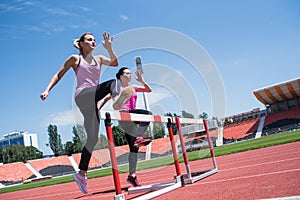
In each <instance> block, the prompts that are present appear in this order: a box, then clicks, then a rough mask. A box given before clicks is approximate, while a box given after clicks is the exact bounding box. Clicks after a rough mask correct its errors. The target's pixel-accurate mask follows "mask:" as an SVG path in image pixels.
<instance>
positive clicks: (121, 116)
mask: <svg viewBox="0 0 300 200" xmlns="http://www.w3.org/2000/svg"><path fill="white" fill-rule="evenodd" d="M106 113H109V114H110V117H111V120H119V121H139V122H162V123H168V119H171V122H173V123H175V117H170V116H158V115H145V114H136V113H126V112H119V111H99V117H100V119H106ZM179 121H180V123H181V124H203V120H202V119H192V118H179Z"/></svg>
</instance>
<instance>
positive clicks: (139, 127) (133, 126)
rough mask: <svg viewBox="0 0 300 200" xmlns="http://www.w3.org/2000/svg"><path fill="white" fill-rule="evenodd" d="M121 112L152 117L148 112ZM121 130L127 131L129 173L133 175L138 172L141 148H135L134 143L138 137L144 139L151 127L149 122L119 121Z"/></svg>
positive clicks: (140, 110) (139, 110)
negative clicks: (138, 156)
mask: <svg viewBox="0 0 300 200" xmlns="http://www.w3.org/2000/svg"><path fill="white" fill-rule="evenodd" d="M121 112H129V113H136V114H146V115H151V114H152V113H151V112H150V111H147V110H142V109H135V110H129V111H121ZM119 124H120V126H121V128H122V129H123V130H124V131H125V137H126V140H127V143H128V146H129V150H130V152H129V155H128V162H129V173H130V174H133V173H135V172H136V165H137V155H138V152H139V148H135V147H134V142H135V140H136V138H137V137H142V136H143V135H144V133H145V131H146V130H147V128H148V126H149V122H138V121H135V122H133V121H119Z"/></svg>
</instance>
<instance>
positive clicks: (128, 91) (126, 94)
mask: <svg viewBox="0 0 300 200" xmlns="http://www.w3.org/2000/svg"><path fill="white" fill-rule="evenodd" d="M133 93H134V89H133V87H131V86H127V87H125V88H124V89H123V90H122V92H121V94H120V95H119V96H118V97H117V99H116V100H115V102H114V103H113V108H114V109H115V110H120V109H121V107H122V105H123V104H124V102H126V101H127V100H128V99H129V98H130V97H131V96H132V95H133Z"/></svg>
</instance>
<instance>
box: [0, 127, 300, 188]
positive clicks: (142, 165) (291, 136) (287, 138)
mask: <svg viewBox="0 0 300 200" xmlns="http://www.w3.org/2000/svg"><path fill="white" fill-rule="evenodd" d="M297 141H300V131H294V132H288V133H283V134H277V135H271V136H268V137H263V138H259V139H253V140H248V141H243V142H238V143H234V144H228V145H223V146H220V147H215V148H214V152H215V156H222V155H227V154H232V153H238V152H244V151H249V150H253V149H259V148H265V147H269V146H275V145H280V144H285V143H290V142H297ZM188 157H189V161H193V160H199V159H202V158H208V157H210V154H209V151H208V149H205V150H200V151H193V152H188ZM179 162H183V158H182V156H181V155H179ZM171 164H173V156H167V157H163V158H157V159H152V160H147V161H143V162H139V164H138V170H142V169H150V168H156V167H161V166H166V165H171ZM127 172H128V165H121V166H119V173H127ZM110 175H112V170H111V168H105V169H99V170H95V171H89V172H88V176H89V178H96V177H102V176H110ZM72 181H73V179H72V177H71V175H69V176H64V177H58V178H53V179H49V180H44V181H40V182H33V183H27V184H21V185H15V186H11V187H5V188H1V189H0V193H5V192H13V191H18V190H26V189H29V188H36V187H43V186H48V185H54V184H62V183H67V182H72Z"/></svg>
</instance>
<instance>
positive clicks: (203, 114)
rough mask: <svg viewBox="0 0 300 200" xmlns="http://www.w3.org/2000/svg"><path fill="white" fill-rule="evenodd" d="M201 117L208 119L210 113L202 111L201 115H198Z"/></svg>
mask: <svg viewBox="0 0 300 200" xmlns="http://www.w3.org/2000/svg"><path fill="white" fill-rule="evenodd" d="M198 118H199V119H205V120H207V119H208V114H207V113H206V112H202V113H201V114H200V115H199V116H198Z"/></svg>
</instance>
